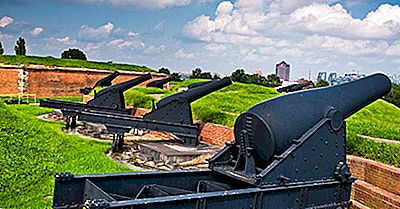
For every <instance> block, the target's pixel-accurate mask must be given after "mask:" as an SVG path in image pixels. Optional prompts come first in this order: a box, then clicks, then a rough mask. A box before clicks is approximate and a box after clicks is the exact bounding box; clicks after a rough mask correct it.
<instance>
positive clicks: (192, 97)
mask: <svg viewBox="0 0 400 209" xmlns="http://www.w3.org/2000/svg"><path fill="white" fill-rule="evenodd" d="M231 84H232V81H231V79H230V78H229V77H225V78H223V79H221V80H217V81H212V82H210V83H208V84H205V85H202V86H199V87H197V88H193V89H190V90H188V91H184V92H180V93H177V94H174V95H172V96H169V97H167V98H164V99H162V100H160V101H159V102H157V107H161V106H164V105H165V104H168V103H170V102H171V101H173V100H175V99H176V98H179V97H183V98H186V99H187V101H188V102H189V103H191V102H193V101H196V100H198V99H200V98H201V97H203V96H205V95H207V94H210V93H212V92H214V91H217V90H219V89H222V88H224V87H226V86H229V85H231Z"/></svg>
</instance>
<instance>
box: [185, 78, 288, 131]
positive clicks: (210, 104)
mask: <svg viewBox="0 0 400 209" xmlns="http://www.w3.org/2000/svg"><path fill="white" fill-rule="evenodd" d="M278 95H280V93H278V92H277V91H276V90H274V89H272V88H267V87H264V86H260V85H255V84H242V83H236V82H235V83H234V84H232V85H230V86H228V87H225V88H223V89H221V90H219V91H216V92H214V93H211V94H209V95H207V96H205V97H203V98H201V99H199V100H197V101H195V102H193V103H192V109H193V114H194V118H195V119H197V120H201V121H203V122H210V123H217V124H222V125H227V126H233V124H234V122H235V120H236V118H237V116H238V115H239V114H240V113H243V112H245V111H246V110H247V109H249V108H250V107H251V106H253V105H255V104H257V103H260V102H262V101H265V100H267V99H270V98H272V97H275V96H278Z"/></svg>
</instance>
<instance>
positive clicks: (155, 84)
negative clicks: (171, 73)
mask: <svg viewBox="0 0 400 209" xmlns="http://www.w3.org/2000/svg"><path fill="white" fill-rule="evenodd" d="M170 81H172V78H171V77H168V78H164V79H160V80H155V81H152V82H149V83H148V84H147V85H146V87H153V88H159V89H162V88H163V86H164V84H166V83H168V82H170Z"/></svg>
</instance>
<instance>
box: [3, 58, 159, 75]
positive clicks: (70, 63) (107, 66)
mask: <svg viewBox="0 0 400 209" xmlns="http://www.w3.org/2000/svg"><path fill="white" fill-rule="evenodd" d="M0 63H5V64H13V65H21V64H24V65H29V64H31V65H45V66H58V67H78V68H91V69H99V70H113V71H115V70H130V71H137V72H155V70H153V69H150V68H148V67H146V66H137V65H130V64H118V63H107V62H95V61H86V60H75V59H59V58H54V57H37V56H16V55H0Z"/></svg>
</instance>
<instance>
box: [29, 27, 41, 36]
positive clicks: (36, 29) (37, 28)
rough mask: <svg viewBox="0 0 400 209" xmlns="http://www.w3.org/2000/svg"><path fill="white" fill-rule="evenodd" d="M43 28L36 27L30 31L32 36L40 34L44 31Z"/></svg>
mask: <svg viewBox="0 0 400 209" xmlns="http://www.w3.org/2000/svg"><path fill="white" fill-rule="evenodd" d="M43 30H44V29H43V28H41V27H36V28H34V29H33V30H32V31H31V32H29V33H30V34H31V35H32V36H37V35H39V34H40V33H42V32H43Z"/></svg>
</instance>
